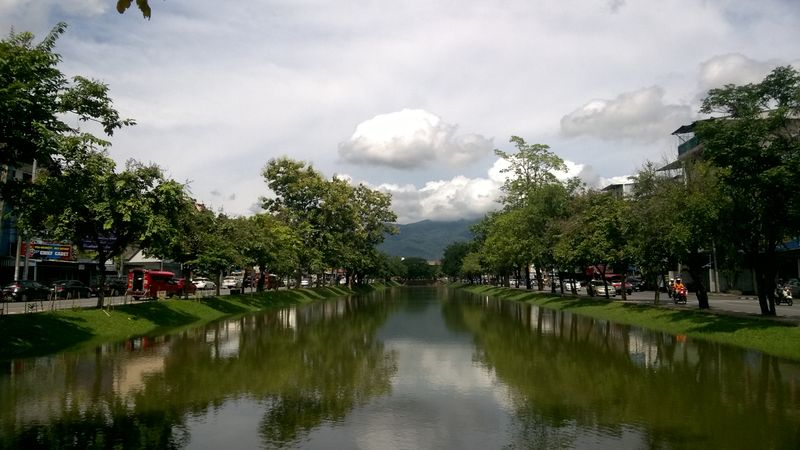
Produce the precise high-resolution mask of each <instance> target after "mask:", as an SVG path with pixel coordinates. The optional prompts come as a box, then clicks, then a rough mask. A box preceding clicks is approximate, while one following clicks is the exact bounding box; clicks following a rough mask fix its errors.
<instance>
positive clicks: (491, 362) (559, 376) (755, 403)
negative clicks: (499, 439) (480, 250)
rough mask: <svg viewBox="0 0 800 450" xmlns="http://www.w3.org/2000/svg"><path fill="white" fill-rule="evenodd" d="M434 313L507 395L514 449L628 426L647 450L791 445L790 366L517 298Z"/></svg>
mask: <svg viewBox="0 0 800 450" xmlns="http://www.w3.org/2000/svg"><path fill="white" fill-rule="evenodd" d="M443 308H444V311H443V313H444V315H445V317H446V318H448V319H447V320H448V321H449V322H451V323H452V322H459V324H458V325H455V324H453V325H452V326H454V327H464V326H466V327H468V328H469V329H470V330H472V332H473V333H475V336H476V352H477V353H478V358H479V359H480V360H481V361H482V362H483V363H484V364H485V365H486V366H487V367H488V368H490V369H491V370H494V371H495V373H496V374H497V376H498V378H500V379H501V380H503V381H504V382H505V383H507V385H508V386H509V387H510V389H511V390H512V392H513V400H512V401H513V404H514V405H515V433H516V437H515V438H514V440H515V442H518V443H525V444H524V445H523V446H525V447H532V446H533V447H535V448H567V447H573V446H574V445H575V441H574V440H575V439H577V438H576V436H577V435H578V434H580V433H583V434H584V435H585V434H586V433H589V434H590V435H601V436H622V435H624V434H626V433H628V432H630V431H631V430H636V431H637V434H639V438H640V439H641V440H642V442H640V443H639V444H637V445H642V446H646V447H648V448H672V447H675V446H677V447H684V446H688V447H697V446H703V445H711V446H712V447H715V448H779V447H783V446H786V444H787V443H790V444H791V443H796V442H800V436H798V433H800V431H798V430H800V427H798V425H800V392H798V383H799V382H800V368H799V367H798V365H797V364H794V363H792V362H788V361H783V360H780V359H777V358H774V357H771V356H768V355H763V354H761V353H758V352H753V351H745V350H741V349H737V348H731V347H726V346H721V345H718V344H714V343H710V342H705V341H698V340H690V341H687V340H686V339H684V338H683V337H680V336H673V335H669V334H664V333H659V332H653V331H648V330H643V329H639V328H633V327H628V326H623V325H618V324H613V323H609V322H607V321H601V320H595V319H591V318H587V317H581V316H575V315H572V314H569V313H563V312H560V311H555V310H549V309H544V308H539V307H537V306H533V305H529V304H524V303H517V302H506V301H497V300H493V299H487V298H478V297H471V299H470V300H469V301H467V302H447V303H445V305H444V307H443ZM531 439H533V441H531ZM536 442H538V443H540V444H542V445H543V446H539V445H537V444H535V443H536Z"/></svg>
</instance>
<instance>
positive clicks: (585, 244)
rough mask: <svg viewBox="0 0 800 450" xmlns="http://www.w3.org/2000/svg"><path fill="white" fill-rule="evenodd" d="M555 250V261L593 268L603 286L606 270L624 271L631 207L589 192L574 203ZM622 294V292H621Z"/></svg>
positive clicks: (626, 264)
mask: <svg viewBox="0 0 800 450" xmlns="http://www.w3.org/2000/svg"><path fill="white" fill-rule="evenodd" d="M573 208H574V209H573V211H572V213H571V214H570V217H569V218H568V219H567V220H566V221H564V222H563V224H562V226H563V229H562V232H561V236H560V238H559V241H558V243H557V244H556V247H555V253H556V257H557V258H558V260H560V261H562V262H564V263H565V264H569V265H570V266H578V267H589V266H595V267H597V268H598V269H599V270H600V275H601V277H602V278H603V282H604V284H605V283H606V279H605V278H606V277H605V275H606V271H607V268H608V267H615V268H622V272H623V273H624V272H626V271H627V267H628V264H630V262H631V259H632V257H631V253H632V252H631V250H630V248H629V247H628V241H629V237H630V234H629V233H630V231H629V230H630V227H629V225H628V220H629V216H630V213H631V211H630V205H629V204H628V203H627V202H626V201H625V200H623V199H619V198H616V197H614V196H613V195H611V194H609V193H606V192H588V193H586V194H585V195H582V196H580V197H577V198H576V200H575V201H574V202H573ZM622 291H623V292H625V290H624V289H623V290H622Z"/></svg>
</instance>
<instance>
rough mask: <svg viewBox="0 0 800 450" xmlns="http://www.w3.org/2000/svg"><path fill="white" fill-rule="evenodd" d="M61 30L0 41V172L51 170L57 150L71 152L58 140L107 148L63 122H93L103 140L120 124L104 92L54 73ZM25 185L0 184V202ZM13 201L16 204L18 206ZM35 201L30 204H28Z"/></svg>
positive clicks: (78, 79) (84, 81)
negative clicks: (33, 168)
mask: <svg viewBox="0 0 800 450" xmlns="http://www.w3.org/2000/svg"><path fill="white" fill-rule="evenodd" d="M66 28H67V25H66V24H65V23H63V22H61V23H59V24H58V25H56V26H55V27H53V29H52V30H51V31H50V33H49V34H48V35H47V37H45V38H44V39H43V40H42V41H41V42H40V43H39V44H34V36H33V34H31V33H27V32H25V33H20V34H15V33H13V32H12V33H11V34H10V36H9V37H8V38H7V39H4V40H2V41H0V167H2V168H3V170H6V169H5V167H6V166H10V167H20V166H21V165H23V164H31V163H32V162H33V161H36V162H37V165H38V166H39V167H44V168H46V169H49V170H51V171H57V169H58V168H57V165H58V163H59V162H58V160H59V159H62V160H63V156H64V154H63V152H62V150H64V149H66V151H67V152H69V151H71V150H70V149H71V148H72V147H73V145H72V144H70V143H64V142H62V138H67V137H69V138H71V139H73V140H74V139H82V140H83V143H84V145H85V146H101V147H106V146H108V143H107V142H105V141H102V140H101V139H98V138H96V137H94V136H91V135H87V134H84V133H81V131H80V129H78V128H75V127H72V126H70V125H68V124H67V122H66V119H69V118H76V119H77V120H78V121H81V122H85V121H94V122H97V123H99V124H100V125H101V127H102V129H103V131H104V132H105V134H107V135H108V136H111V135H112V134H113V132H114V131H115V130H116V129H118V128H121V127H123V126H125V125H132V124H133V123H134V121H133V120H131V119H121V118H120V116H119V114H118V113H117V111H116V110H115V109H114V108H113V107H112V102H111V100H110V98H109V96H108V87H107V86H106V85H105V84H103V83H101V82H99V81H94V80H89V79H87V78H84V77H80V76H78V77H74V78H73V79H72V81H69V80H67V78H66V77H65V76H64V74H62V73H61V71H60V70H59V69H58V63H59V62H60V60H61V57H60V56H59V55H58V54H56V53H54V47H55V44H56V40H57V39H58V37H59V36H61V35H62V34H63V33H64V31H65V30H66ZM27 184H28V183H27V182H16V181H15V180H8V181H7V182H6V183H2V184H0V188H1V189H0V200H7V199H10V198H11V201H12V202H13V201H15V200H14V199H13V197H15V196H19V195H22V194H21V190H22V189H24V187H25V186H26V185H27ZM18 200H19V199H16V201H18ZM34 200H35V199H34Z"/></svg>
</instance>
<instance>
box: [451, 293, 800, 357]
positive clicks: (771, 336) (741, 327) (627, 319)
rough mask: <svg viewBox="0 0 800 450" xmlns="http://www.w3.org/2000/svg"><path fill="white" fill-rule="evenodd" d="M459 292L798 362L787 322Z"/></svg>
mask: <svg viewBox="0 0 800 450" xmlns="http://www.w3.org/2000/svg"><path fill="white" fill-rule="evenodd" d="M461 288H463V289H464V290H467V291H469V292H472V293H475V294H479V295H485V296H489V297H494V298H502V299H507V300H513V301H519V302H526V303H531V304H536V305H539V306H542V307H545V308H551V309H556V310H562V311H567V312H570V313H574V314H579V315H584V316H589V317H594V318H596V319H603V320H609V321H612V322H616V323H621V324H627V325H633V326H638V327H642V328H648V329H652V330H658V331H663V332H667V333H671V334H674V335H677V336H683V337H690V338H693V339H705V340H708V341H712V342H718V343H722V344H728V345H735V346H738V347H743V348H749V349H753V350H758V351H761V352H763V353H766V354H769V355H773V356H779V357H783V358H789V359H793V360H797V361H800V326H798V323H797V322H796V321H792V320H785V319H780V318H770V317H764V316H753V315H742V314H735V313H730V312H726V311H724V310H719V309H715V310H712V311H709V310H699V309H691V310H689V309H675V308H669V307H664V306H659V305H654V304H650V303H642V302H622V301H619V300H606V299H600V298H590V297H577V296H570V295H565V296H562V295H558V294H551V293H548V292H540V291H526V290H519V289H510V288H502V287H495V286H481V285H464V286H461Z"/></svg>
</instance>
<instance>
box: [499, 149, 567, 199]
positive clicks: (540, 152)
mask: <svg viewBox="0 0 800 450" xmlns="http://www.w3.org/2000/svg"><path fill="white" fill-rule="evenodd" d="M510 142H512V143H513V144H514V146H515V147H516V148H517V151H516V153H507V152H504V151H502V150H498V149H495V151H494V153H495V154H496V155H497V156H499V157H500V158H502V159H504V160H506V161H508V163H509V167H507V168H505V169H503V170H501V173H507V174H509V175H508V178H507V179H506V181H505V182H504V183H503V186H502V188H501V189H502V191H503V194H504V196H503V198H502V199H501V202H502V203H503V204H505V205H510V206H516V205H519V204H520V203H522V202H524V201H525V200H526V199H527V198H529V197H530V195H531V192H533V191H534V190H536V189H537V188H540V187H542V186H544V185H547V184H553V183H557V182H558V179H557V178H556V176H555V174H554V172H563V171H565V170H566V169H567V166H566V164H565V163H564V160H562V159H561V158H559V157H558V155H556V154H555V153H553V152H551V151H550V147H549V146H547V145H545V144H528V143H526V142H525V140H524V139H523V138H521V137H519V136H511V140H510Z"/></svg>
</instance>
